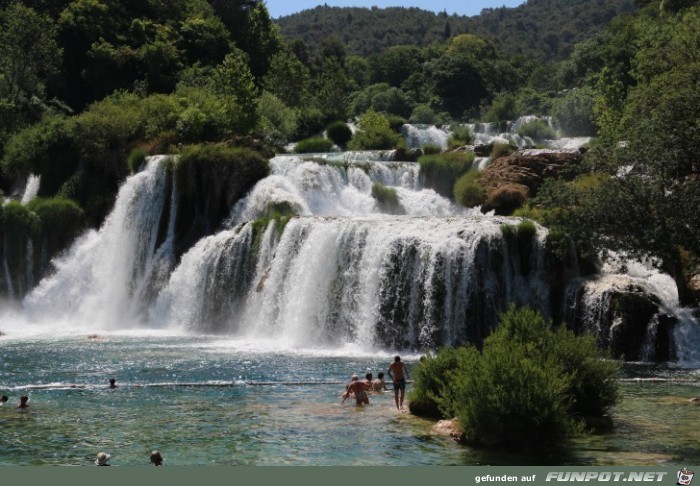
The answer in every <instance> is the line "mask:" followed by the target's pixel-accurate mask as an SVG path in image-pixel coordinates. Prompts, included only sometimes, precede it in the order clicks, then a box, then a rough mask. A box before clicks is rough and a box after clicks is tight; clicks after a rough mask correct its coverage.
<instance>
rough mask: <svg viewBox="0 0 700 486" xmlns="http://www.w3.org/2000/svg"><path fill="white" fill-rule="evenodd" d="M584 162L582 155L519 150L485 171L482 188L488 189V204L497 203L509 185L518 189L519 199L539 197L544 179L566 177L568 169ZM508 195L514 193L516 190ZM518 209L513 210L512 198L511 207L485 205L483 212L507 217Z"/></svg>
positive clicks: (492, 163)
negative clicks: (491, 212) (493, 211)
mask: <svg viewBox="0 0 700 486" xmlns="http://www.w3.org/2000/svg"><path fill="white" fill-rule="evenodd" d="M582 159H583V156H582V155H581V154H580V153H577V152H559V151H552V150H520V151H518V152H515V153H514V154H511V155H508V156H506V157H500V158H498V159H496V160H493V161H492V162H491V164H490V165H489V166H488V167H487V168H486V169H484V171H483V172H482V175H481V185H482V186H483V187H484V188H485V189H486V192H487V194H488V199H489V201H494V202H497V201H498V200H499V198H498V197H497V196H498V194H499V192H503V188H504V187H506V186H510V187H511V189H513V188H516V187H517V188H518V190H517V191H516V192H517V193H518V194H519V195H520V196H522V195H526V199H527V197H532V196H535V195H536V194H537V190H538V189H539V188H540V186H541V185H542V183H543V182H544V180H545V179H547V178H549V177H559V176H562V175H564V174H566V172H567V169H569V168H571V167H572V166H575V165H578V164H580V163H581V161H582ZM525 188H526V189H527V191H525ZM509 193H513V190H510V191H509ZM520 199H522V198H520ZM524 202H525V201H523V203H524ZM521 205H522V204H521ZM517 207H518V206H516V207H513V204H512V198H510V199H509V203H508V204H503V205H499V204H495V205H494V204H489V203H487V204H485V205H484V206H482V211H483V212H489V211H492V210H495V211H496V213H497V214H504V215H507V214H511V213H512V211H513V210H514V209H517ZM509 211H510V212H509Z"/></svg>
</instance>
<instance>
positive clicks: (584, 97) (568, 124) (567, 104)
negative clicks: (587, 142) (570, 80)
mask: <svg viewBox="0 0 700 486" xmlns="http://www.w3.org/2000/svg"><path fill="white" fill-rule="evenodd" d="M594 105H595V94H594V93H593V90H592V89H590V88H587V87H586V88H580V89H574V90H571V91H570V92H569V93H567V94H566V95H565V96H564V97H562V98H559V99H557V100H555V101H554V104H553V106H552V115H553V116H554V118H555V119H556V120H557V122H558V123H559V126H560V127H561V129H562V131H563V132H564V133H565V134H566V135H568V136H571V137H573V136H593V135H595V134H596V125H595V114H594V112H593V109H594Z"/></svg>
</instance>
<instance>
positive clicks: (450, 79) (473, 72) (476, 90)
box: [426, 54, 488, 117]
mask: <svg viewBox="0 0 700 486" xmlns="http://www.w3.org/2000/svg"><path fill="white" fill-rule="evenodd" d="M426 73H427V75H428V76H429V79H430V81H431V82H432V86H433V92H434V93H435V94H436V95H437V96H439V97H440V99H441V101H442V105H443V107H444V108H445V109H446V110H447V111H449V112H450V114H451V115H452V116H455V117H461V116H463V114H464V113H465V112H466V111H469V110H473V109H475V108H477V107H478V106H479V104H480V103H481V100H482V99H483V98H485V97H486V96H487V95H488V93H487V91H486V86H485V85H484V80H483V78H482V76H481V73H480V72H479V69H478V67H477V65H476V63H475V62H474V60H473V59H472V58H471V57H470V56H468V55H465V54H455V55H450V54H445V55H443V56H441V57H439V58H437V59H435V60H433V61H431V62H429V63H428V64H427V66H426Z"/></svg>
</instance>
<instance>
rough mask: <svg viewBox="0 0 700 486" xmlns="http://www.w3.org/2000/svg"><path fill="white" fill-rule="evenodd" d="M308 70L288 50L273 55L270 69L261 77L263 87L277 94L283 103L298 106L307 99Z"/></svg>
mask: <svg viewBox="0 0 700 486" xmlns="http://www.w3.org/2000/svg"><path fill="white" fill-rule="evenodd" d="M309 83H310V78H309V70H308V69H307V67H306V66H304V64H303V63H302V62H301V61H300V60H299V59H298V58H297V57H296V56H294V54H292V53H289V52H283V53H279V54H277V55H275V56H274V57H273V58H272V59H271V61H270V69H269V71H268V72H267V74H266V75H265V77H264V78H263V84H264V86H265V89H266V90H267V91H269V92H270V93H272V94H274V95H275V96H277V97H278V98H279V99H280V100H281V101H282V102H283V103H284V104H285V105H287V106H291V107H294V108H299V107H301V106H302V105H304V104H305V103H306V102H307V101H308V96H309V93H308V91H309Z"/></svg>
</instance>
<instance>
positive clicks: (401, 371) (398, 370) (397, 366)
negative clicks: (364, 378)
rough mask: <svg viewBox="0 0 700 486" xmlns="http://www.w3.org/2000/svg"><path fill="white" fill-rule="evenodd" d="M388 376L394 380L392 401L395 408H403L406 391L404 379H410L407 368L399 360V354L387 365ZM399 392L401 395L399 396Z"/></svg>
mask: <svg viewBox="0 0 700 486" xmlns="http://www.w3.org/2000/svg"><path fill="white" fill-rule="evenodd" d="M387 374H388V375H389V377H390V378H391V379H392V380H394V401H395V402H396V408H397V409H399V410H403V397H404V394H405V393H406V380H407V379H409V380H410V379H411V377H410V376H409V375H408V368H406V365H405V364H404V363H403V361H401V357H400V356H396V357H395V358H394V362H393V363H391V365H390V366H389V371H387ZM399 392H400V393H401V395H400V396H399Z"/></svg>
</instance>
